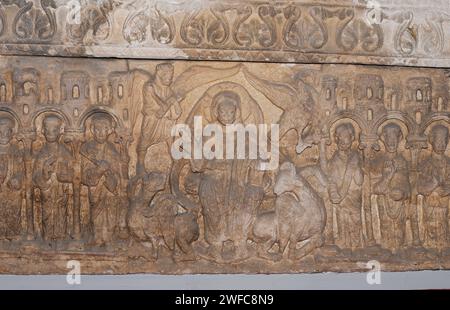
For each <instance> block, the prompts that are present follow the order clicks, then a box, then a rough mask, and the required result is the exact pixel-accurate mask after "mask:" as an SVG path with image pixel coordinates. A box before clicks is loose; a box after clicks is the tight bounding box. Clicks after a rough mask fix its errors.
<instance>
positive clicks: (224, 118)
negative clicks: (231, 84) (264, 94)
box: [213, 91, 241, 125]
mask: <svg viewBox="0 0 450 310" xmlns="http://www.w3.org/2000/svg"><path fill="white" fill-rule="evenodd" d="M240 103H241V98H240V97H239V95H238V94H236V93H234V92H231V91H222V92H220V93H218V94H217V95H216V96H215V97H214V99H213V106H215V107H217V120H218V121H219V122H220V123H221V124H222V125H228V124H233V123H234V122H235V121H236V118H237V112H238V108H239V105H240Z"/></svg>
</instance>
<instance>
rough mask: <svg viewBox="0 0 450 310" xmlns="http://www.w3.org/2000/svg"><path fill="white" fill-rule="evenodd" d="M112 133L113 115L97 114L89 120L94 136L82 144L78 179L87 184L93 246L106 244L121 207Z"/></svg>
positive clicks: (118, 162) (117, 155)
mask: <svg viewBox="0 0 450 310" xmlns="http://www.w3.org/2000/svg"><path fill="white" fill-rule="evenodd" d="M113 132H114V126H113V120H112V118H111V117H110V116H109V115H107V114H105V113H97V114H95V115H94V116H93V117H92V123H91V133H92V136H93V139H92V140H90V141H87V142H85V143H84V144H83V145H82V146H81V155H82V162H81V167H82V168H81V169H82V172H81V179H82V183H83V184H84V185H86V186H87V187H88V195H89V206H90V215H91V222H92V226H93V232H94V235H93V237H94V240H93V241H94V245H96V246H106V245H108V244H109V243H110V242H111V241H112V239H113V236H114V233H115V231H116V229H117V228H118V219H119V212H120V208H121V199H120V196H119V189H120V182H121V175H120V166H121V162H120V154H119V152H118V151H117V149H116V147H115V145H114V144H113V143H112V142H110V141H109V140H108V138H109V136H110V135H111V134H112V133H113Z"/></svg>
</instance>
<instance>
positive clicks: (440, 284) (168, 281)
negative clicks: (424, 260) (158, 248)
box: [0, 271, 450, 290]
mask: <svg viewBox="0 0 450 310" xmlns="http://www.w3.org/2000/svg"><path fill="white" fill-rule="evenodd" d="M366 278H367V274H366V273H346V274H337V273H323V274H297V275H184V276H160V275H126V276H81V284H80V285H69V284H68V283H67V281H66V276H8V275H5V276H0V289H67V290H73V289H238V290H240V289H258V290H268V289H282V290H289V289H294V290H296V289H363V290H372V289H441V288H448V289H450V271H418V272H385V273H383V272H382V273H381V284H373V285H369V284H368V283H367V281H366Z"/></svg>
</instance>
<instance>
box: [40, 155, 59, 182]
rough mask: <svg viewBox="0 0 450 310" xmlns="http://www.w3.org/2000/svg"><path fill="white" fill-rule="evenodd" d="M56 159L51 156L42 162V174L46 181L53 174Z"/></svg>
mask: <svg viewBox="0 0 450 310" xmlns="http://www.w3.org/2000/svg"><path fill="white" fill-rule="evenodd" d="M56 162H57V159H56V157H55V156H51V157H50V158H48V159H47V160H46V161H45V162H44V167H43V172H42V173H43V174H44V177H45V179H46V180H48V179H50V177H51V175H52V174H53V173H54V172H55V165H56Z"/></svg>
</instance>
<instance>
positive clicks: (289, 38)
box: [283, 5, 303, 48]
mask: <svg viewBox="0 0 450 310" xmlns="http://www.w3.org/2000/svg"><path fill="white" fill-rule="evenodd" d="M283 13H284V17H285V18H286V22H285V24H284V27H283V40H284V43H285V44H286V45H287V46H289V47H291V48H299V47H301V46H302V45H303V37H302V33H301V32H300V31H299V29H298V27H297V25H296V23H297V22H298V20H299V19H300V16H301V10H300V9H299V8H298V7H297V6H294V5H291V6H287V7H286V8H285V9H284V12H283Z"/></svg>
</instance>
